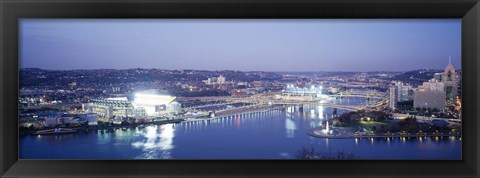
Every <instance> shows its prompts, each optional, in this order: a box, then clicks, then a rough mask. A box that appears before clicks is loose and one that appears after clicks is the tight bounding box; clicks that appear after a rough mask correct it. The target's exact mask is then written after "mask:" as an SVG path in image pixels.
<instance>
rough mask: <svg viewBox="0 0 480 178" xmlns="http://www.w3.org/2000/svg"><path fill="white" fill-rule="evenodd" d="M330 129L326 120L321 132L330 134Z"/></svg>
mask: <svg viewBox="0 0 480 178" xmlns="http://www.w3.org/2000/svg"><path fill="white" fill-rule="evenodd" d="M332 132H333V131H332V130H330V126H329V125H328V121H327V123H326V125H325V129H322V134H325V135H328V134H332Z"/></svg>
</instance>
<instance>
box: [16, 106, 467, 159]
mask: <svg viewBox="0 0 480 178" xmlns="http://www.w3.org/2000/svg"><path fill="white" fill-rule="evenodd" d="M336 102H337V103H348V104H351V103H352V104H354V105H358V104H363V103H364V102H369V101H365V100H363V99H361V98H360V99H359V98H354V99H351V100H349V99H345V100H339V101H336ZM332 111H333V109H332V108H324V107H321V106H305V107H304V108H303V110H302V109H300V108H299V107H288V108H286V109H276V110H271V111H268V112H262V113H254V114H248V115H242V116H232V117H222V118H218V119H215V120H210V121H207V120H205V121H198V122H185V123H178V124H166V125H150V126H146V127H145V128H130V129H114V130H96V131H90V132H87V133H77V134H71V135H50V136H33V135H28V136H22V137H20V145H19V146H20V150H19V151H20V153H19V157H20V159H295V158H297V154H298V151H299V150H301V149H302V148H308V149H310V148H314V150H315V151H317V152H322V153H325V154H332V155H336V154H337V152H343V153H348V154H353V155H354V156H355V159H359V160H372V159H375V160H376V159H395V160H423V159H440V160H458V159H461V146H462V141H461V139H460V138H458V137H457V138H455V137H444V138H433V137H426V138H410V139H406V140H402V139H400V138H395V139H393V140H387V139H385V138H375V139H369V138H364V139H359V140H356V139H326V138H315V137H311V136H309V135H308V134H307V132H308V131H309V130H310V129H312V128H315V127H319V126H320V125H321V123H322V121H323V120H325V119H327V118H329V117H331V114H332ZM341 112H344V111H342V110H338V113H341Z"/></svg>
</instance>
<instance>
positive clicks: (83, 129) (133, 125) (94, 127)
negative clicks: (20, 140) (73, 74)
mask: <svg viewBox="0 0 480 178" xmlns="http://www.w3.org/2000/svg"><path fill="white" fill-rule="evenodd" d="M183 121H185V120H184V119H171V120H161V121H152V122H145V123H131V124H128V125H109V126H104V125H90V126H87V127H85V126H83V127H65V128H64V129H75V130H77V132H76V133H78V132H88V131H91V130H109V129H123V128H125V129H127V128H136V127H139V126H142V125H143V126H148V125H163V124H172V123H180V122H183ZM61 128H63V127H61ZM45 130H48V129H45ZM37 131H41V130H32V131H23V132H20V135H29V134H34V133H35V132H37ZM72 134H73V133H72ZM51 135H55V134H51Z"/></svg>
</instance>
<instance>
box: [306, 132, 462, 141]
mask: <svg viewBox="0 0 480 178" xmlns="http://www.w3.org/2000/svg"><path fill="white" fill-rule="evenodd" d="M308 135H310V136H312V137H318V138H332V139H349V138H350V139H351V138H397V137H398V138H403V137H450V136H454V137H461V136H462V134H461V133H384V134H354V133H346V134H323V133H321V131H320V130H311V131H309V132H308Z"/></svg>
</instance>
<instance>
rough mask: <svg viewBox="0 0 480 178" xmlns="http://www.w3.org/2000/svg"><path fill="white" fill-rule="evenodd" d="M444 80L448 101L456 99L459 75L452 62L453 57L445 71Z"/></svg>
mask: <svg viewBox="0 0 480 178" xmlns="http://www.w3.org/2000/svg"><path fill="white" fill-rule="evenodd" d="M442 82H443V83H444V84H445V94H446V99H447V101H455V98H456V97H457V90H458V75H457V72H455V68H454V67H453V65H452V63H451V57H450V58H449V60H448V65H447V67H445V71H444V72H443V76H442Z"/></svg>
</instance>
